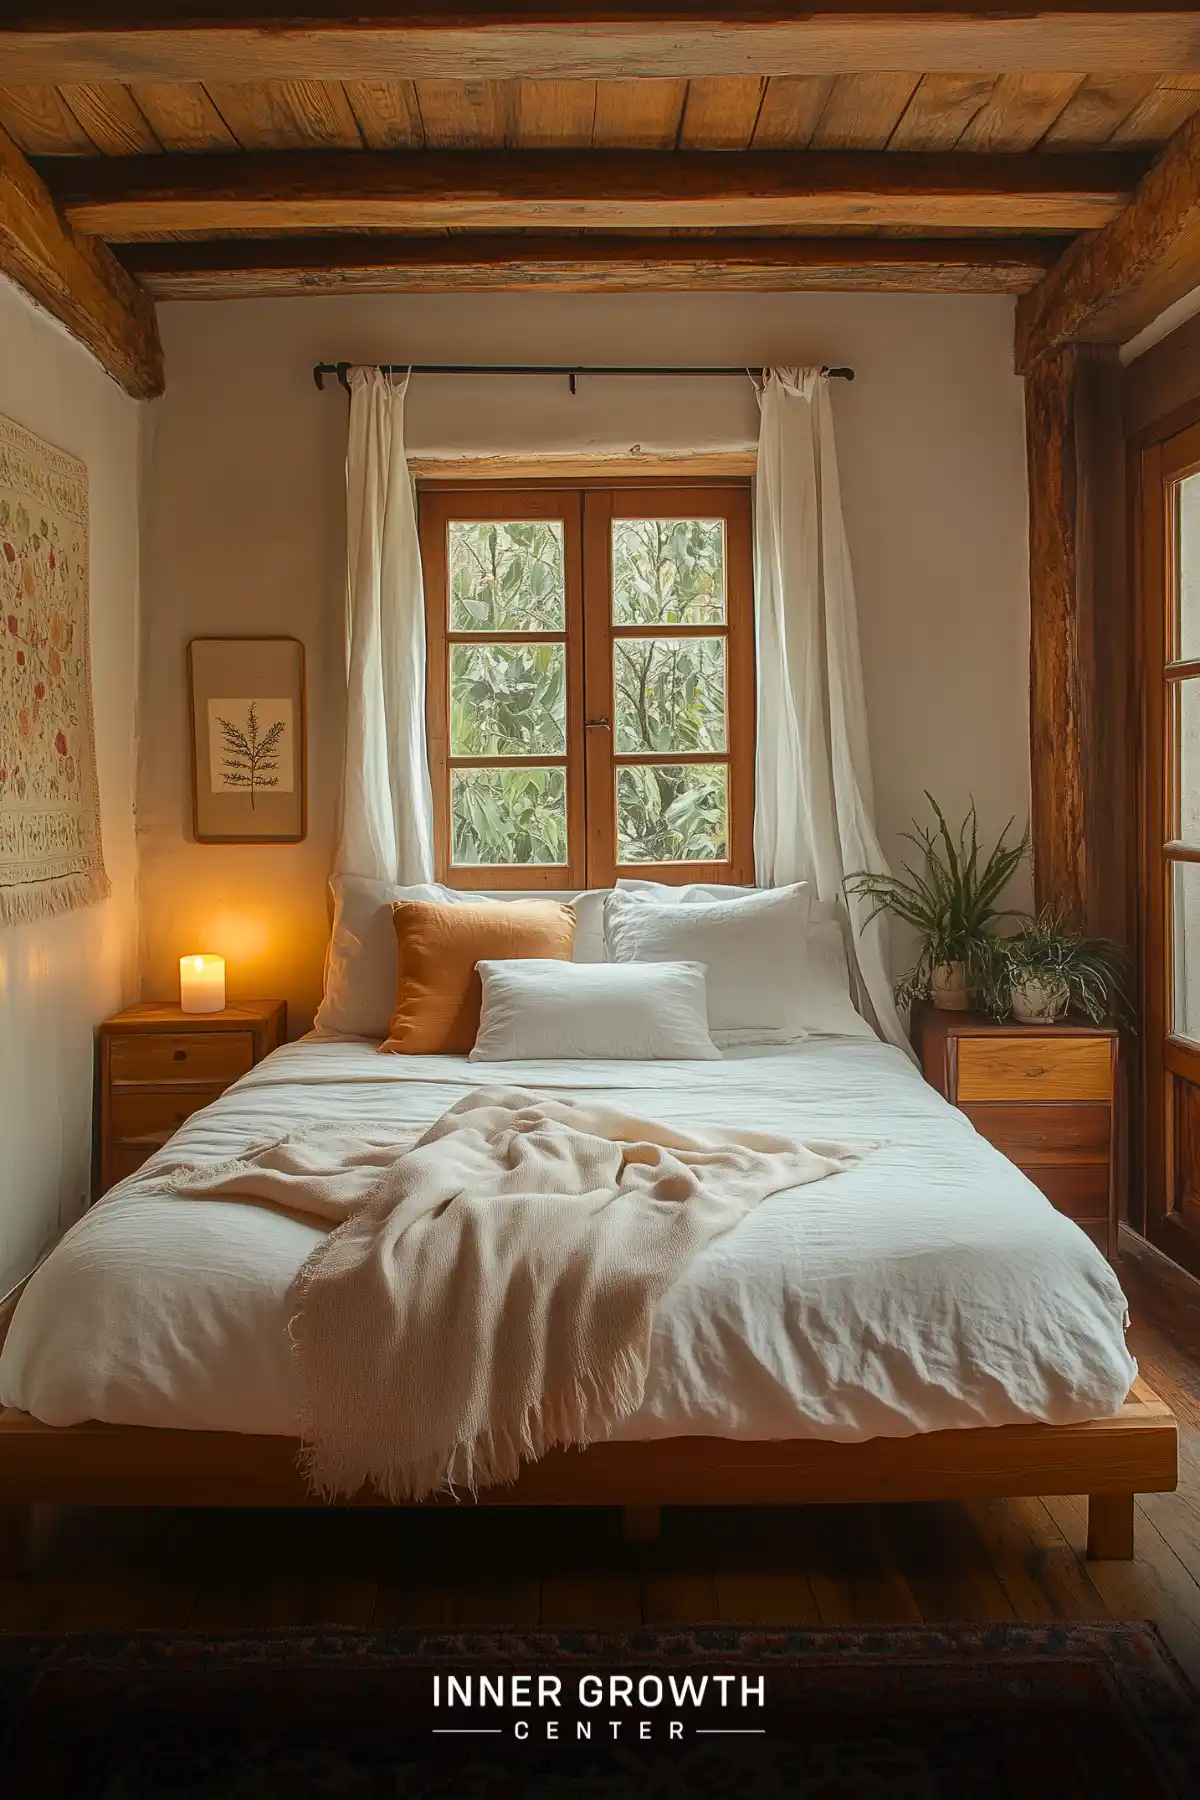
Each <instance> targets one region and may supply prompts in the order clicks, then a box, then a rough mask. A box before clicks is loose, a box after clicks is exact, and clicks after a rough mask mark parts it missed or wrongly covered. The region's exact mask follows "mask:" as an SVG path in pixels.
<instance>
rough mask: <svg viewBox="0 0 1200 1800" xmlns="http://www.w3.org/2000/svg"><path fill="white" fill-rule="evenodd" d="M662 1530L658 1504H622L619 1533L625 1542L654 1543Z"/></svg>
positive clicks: (660, 1510)
mask: <svg viewBox="0 0 1200 1800" xmlns="http://www.w3.org/2000/svg"><path fill="white" fill-rule="evenodd" d="M661 1531H662V1508H661V1507H659V1506H623V1507H622V1508H621V1535H622V1537H623V1538H624V1539H625V1542H626V1543H627V1544H654V1543H657V1542H658V1538H659V1534H660V1533H661Z"/></svg>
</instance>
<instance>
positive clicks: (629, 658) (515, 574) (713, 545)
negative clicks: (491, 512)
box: [449, 519, 728, 865]
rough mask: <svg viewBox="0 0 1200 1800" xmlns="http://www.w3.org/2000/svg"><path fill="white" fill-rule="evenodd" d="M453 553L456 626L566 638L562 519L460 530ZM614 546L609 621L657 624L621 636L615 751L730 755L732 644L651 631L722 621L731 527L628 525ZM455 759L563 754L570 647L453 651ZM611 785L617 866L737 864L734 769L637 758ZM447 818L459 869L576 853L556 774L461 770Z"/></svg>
mask: <svg viewBox="0 0 1200 1800" xmlns="http://www.w3.org/2000/svg"><path fill="white" fill-rule="evenodd" d="M449 549H450V588H451V594H450V624H451V629H452V630H455V631H467V632H471V631H481V632H482V631H488V632H491V631H545V632H562V631H563V630H564V629H565V618H566V602H565V586H564V576H563V539H562V528H561V526H560V525H559V524H558V523H556V522H549V523H541V522H537V521H534V522H520V521H518V522H515V523H514V522H491V521H488V522H484V523H460V522H455V523H454V524H453V525H452V526H451V529H450V545H449ZM612 552H613V560H612V570H613V574H612V616H613V621H614V623H616V624H619V625H638V626H645V627H647V628H648V630H647V635H646V636H644V637H636V638H617V639H614V643H613V685H614V695H613V709H612V721H613V733H614V749H615V750H616V751H617V752H618V753H621V752H624V753H626V754H629V753H638V752H642V753H645V752H647V751H649V752H658V753H659V754H663V753H666V754H671V753H674V754H679V753H681V752H683V753H689V752H690V753H700V752H704V751H708V752H714V751H715V752H718V753H719V752H723V751H724V750H725V748H726V744H727V725H726V697H725V642H724V639H723V638H722V637H720V636H713V637H688V638H674V637H655V636H653V635H651V631H652V628H653V627H654V626H656V625H680V624H687V625H705V624H707V625H712V624H721V623H723V622H724V618H725V570H724V523H723V521H722V520H720V519H716V520H704V519H684V520H678V519H622V520H617V521H615V522H614V524H613V527H612ZM450 750H451V754H452V755H453V756H514V757H516V756H522V757H539V756H540V757H544V756H555V755H557V756H561V755H563V754H565V751H566V652H565V647H564V646H563V645H562V644H561V643H559V644H550V643H543V644H537V643H530V642H525V643H510V644H494V643H489V644H479V643H472V644H454V645H452V646H451V650H450ZM616 782H617V836H618V845H619V852H618V853H619V858H620V860H621V861H622V862H630V863H656V862H663V863H666V862H680V861H697V862H705V861H709V862H710V861H714V860H719V859H721V858H723V857H724V856H726V855H727V853H728V792H727V775H726V770H725V768H724V766H723V765H721V764H687V763H663V764H654V765H648V764H640V765H626V766H624V767H620V768H619V769H618V771H617V776H616ZM451 815H452V836H453V860H454V861H455V862H456V863H458V864H510V865H511V864H521V863H554V862H565V861H566V860H567V818H566V778H565V771H564V770H563V769H561V768H558V769H554V768H536V767H529V766H525V767H520V768H492V769H457V770H455V772H454V774H453V778H452V782H451Z"/></svg>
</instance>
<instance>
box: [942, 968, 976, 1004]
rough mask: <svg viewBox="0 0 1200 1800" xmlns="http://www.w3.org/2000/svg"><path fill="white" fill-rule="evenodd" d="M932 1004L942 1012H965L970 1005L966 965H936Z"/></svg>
mask: <svg viewBox="0 0 1200 1800" xmlns="http://www.w3.org/2000/svg"><path fill="white" fill-rule="evenodd" d="M933 1004H934V1005H935V1006H936V1007H938V1008H939V1009H940V1011H942V1012H966V1010H967V1008H968V1007H969V1006H970V1004H971V992H970V989H969V988H968V986H967V965H966V963H961V962H951V963H938V965H937V967H936V968H935V969H934V971H933Z"/></svg>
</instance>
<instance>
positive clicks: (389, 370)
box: [312, 362, 854, 393]
mask: <svg viewBox="0 0 1200 1800" xmlns="http://www.w3.org/2000/svg"><path fill="white" fill-rule="evenodd" d="M376 366H377V367H378V369H379V372H380V374H381V375H406V374H411V375H565V376H566V377H567V379H568V381H569V382H570V384H571V392H572V393H575V391H576V388H575V383H576V381H577V379H578V377H579V376H580V375H742V376H747V375H748V376H755V375H761V374H762V370H761V369H745V368H734V369H714V368H679V369H656V368H651V367H648V366H645V365H643V366H641V367H615V366H610V367H603V368H601V367H591V368H585V367H577V368H572V366H571V365H570V364H569V363H379V364H377V365H376ZM353 367H354V364H353V363H348V362H337V363H325V362H323V363H317V364H316V365H315V366H314V368H313V372H312V373H313V380H314V381H315V382H316V384H317V386H318V387H319V388H322V389H323V388H324V386H325V377H326V376H327V375H336V376H337V379H338V381H339V382H340V383H341V385H342V386H343V387H344V388H345V389H346V391H347V393H348V392H349V390H350V381H349V371H350V370H351V369H352V368H353ZM821 373H822V374H823V375H828V376H829V377H830V378H831V379H836V380H838V381H853V380H854V370H853V369H822V371H821Z"/></svg>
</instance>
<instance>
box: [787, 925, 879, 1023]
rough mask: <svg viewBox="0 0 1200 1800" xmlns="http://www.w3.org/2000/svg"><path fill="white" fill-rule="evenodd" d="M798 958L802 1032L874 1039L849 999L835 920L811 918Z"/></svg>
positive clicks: (842, 948)
mask: <svg viewBox="0 0 1200 1800" xmlns="http://www.w3.org/2000/svg"><path fill="white" fill-rule="evenodd" d="M813 911H814V913H815V912H816V906H815V904H814V907H813ZM801 957H802V969H801V974H800V1017H801V1019H802V1021H803V1024H804V1029H805V1031H809V1032H820V1033H823V1034H824V1033H827V1034H829V1035H830V1036H833V1037H866V1038H873V1037H874V1036H875V1031H874V1029H873V1027H872V1026H870V1025H869V1024H868V1023H867V1021H866V1020H865V1019H864V1018H863V1016H862V1014H861V1013H860V1012H859V1011H858V1009H857V1007H856V1006H855V1004H854V1001H853V1000H852V998H851V996H850V966H849V964H848V962H847V961H846V940H845V937H844V936H843V930H842V926H841V925H840V924H839V923H838V921H837V920H836V919H818V918H813V919H810V921H809V926H808V930H807V931H806V932H805V934H804V943H803V946H802V949H801Z"/></svg>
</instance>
